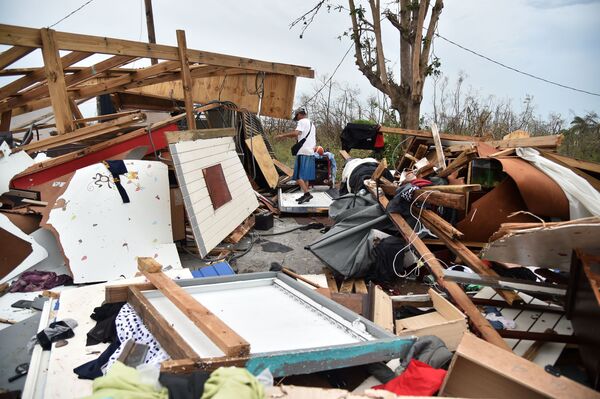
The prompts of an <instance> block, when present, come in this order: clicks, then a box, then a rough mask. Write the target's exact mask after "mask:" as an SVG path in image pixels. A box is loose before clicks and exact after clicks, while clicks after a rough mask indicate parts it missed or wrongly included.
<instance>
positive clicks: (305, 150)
mask: <svg viewBox="0 0 600 399" xmlns="http://www.w3.org/2000/svg"><path fill="white" fill-rule="evenodd" d="M296 130H298V131H300V132H302V133H301V134H299V135H298V139H297V140H298V141H300V140H302V139H303V138H305V137H306V141H305V142H304V145H303V146H302V148H300V150H299V151H298V155H313V154H314V153H315V147H316V145H317V128H316V127H315V124H314V123H312V122H311V121H310V119H308V118H303V119H300V120H299V121H298V124H297V125H296ZM309 132H310V133H309Z"/></svg>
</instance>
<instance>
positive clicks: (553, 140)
mask: <svg viewBox="0 0 600 399" xmlns="http://www.w3.org/2000/svg"><path fill="white" fill-rule="evenodd" d="M562 140H563V135H562V134H556V135H554V136H536V137H525V138H520V139H510V140H495V141H485V144H489V145H491V146H492V147H496V148H517V147H539V148H548V149H555V148H556V147H558V146H560V144H561V143H562Z"/></svg>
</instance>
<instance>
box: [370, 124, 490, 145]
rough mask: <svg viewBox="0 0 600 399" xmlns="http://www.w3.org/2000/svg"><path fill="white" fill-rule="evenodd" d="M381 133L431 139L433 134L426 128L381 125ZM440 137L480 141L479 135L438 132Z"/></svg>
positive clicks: (453, 139)
mask: <svg viewBox="0 0 600 399" xmlns="http://www.w3.org/2000/svg"><path fill="white" fill-rule="evenodd" d="M380 131H381V132H382V133H387V134H400V135H404V136H414V137H423V138H426V139H433V134H432V133H431V132H430V131H428V130H411V129H402V128H397V127H387V126H382V127H381V130H380ZM440 139H442V140H449V141H469V142H478V141H481V139H480V138H479V137H473V136H463V135H458V134H448V133H440Z"/></svg>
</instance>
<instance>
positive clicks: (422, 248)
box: [373, 194, 511, 352]
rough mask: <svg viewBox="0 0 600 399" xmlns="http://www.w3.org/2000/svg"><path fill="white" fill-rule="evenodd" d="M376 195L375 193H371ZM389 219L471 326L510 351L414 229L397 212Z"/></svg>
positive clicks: (491, 341)
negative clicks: (445, 274)
mask: <svg viewBox="0 0 600 399" xmlns="http://www.w3.org/2000/svg"><path fill="white" fill-rule="evenodd" d="M373 195H374V196H375V197H377V195H376V194H373ZM377 198H378V200H379V203H380V204H381V206H383V208H387V205H388V203H389V201H388V199H387V198H385V197H384V196H380V197H377ZM389 216H390V219H392V222H393V223H394V225H395V226H396V227H397V228H398V230H399V231H400V234H402V236H403V237H404V239H405V240H406V242H409V243H411V246H412V247H413V248H414V249H415V250H416V251H417V252H418V253H419V255H421V257H422V258H423V261H424V262H425V263H426V264H427V265H428V267H429V269H430V270H431V273H432V274H433V275H434V276H435V278H436V281H437V282H438V284H439V285H440V286H441V287H442V288H444V289H445V290H446V291H447V292H448V294H449V295H450V296H451V297H452V299H454V301H455V302H456V304H457V305H458V306H459V307H460V308H461V309H462V310H463V312H464V313H465V314H466V315H467V316H468V317H469V319H470V322H471V324H472V325H473V327H474V328H475V329H476V330H477V331H478V332H479V333H480V334H481V336H482V337H483V338H484V339H485V340H486V341H488V342H490V343H492V344H494V345H496V346H498V347H499V348H502V349H504V350H507V351H509V352H510V351H511V349H510V348H509V347H508V345H507V344H506V342H504V340H503V339H502V337H500V335H499V334H498V332H497V331H496V330H494V328H493V327H492V325H491V324H490V323H489V321H488V320H487V319H486V318H485V317H483V315H482V314H481V313H480V312H479V309H477V307H476V306H475V305H473V302H471V300H470V299H469V297H468V296H467V294H465V292H464V291H463V290H462V288H460V287H459V286H458V285H457V284H456V283H453V282H451V281H445V280H444V267H443V266H442V265H441V264H440V262H438V260H437V258H436V256H435V255H434V254H432V253H431V251H429V248H427V245H425V244H424V243H423V241H421V239H420V238H419V237H418V236H417V235H416V234H415V232H414V230H413V229H412V227H410V225H409V224H408V223H407V222H406V220H404V218H403V217H402V216H401V215H400V214H399V213H393V212H392V213H390V214H389Z"/></svg>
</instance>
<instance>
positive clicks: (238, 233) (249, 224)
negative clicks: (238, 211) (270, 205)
mask: <svg viewBox="0 0 600 399" xmlns="http://www.w3.org/2000/svg"><path fill="white" fill-rule="evenodd" d="M255 223H256V218H255V217H254V215H252V216H250V217H248V218H247V219H246V220H245V221H244V223H242V224H241V225H239V226H238V227H236V229H235V230H233V232H232V233H231V234H230V235H229V236H228V237H227V238H225V240H224V241H225V242H228V243H231V244H237V243H238V242H240V240H241V239H242V238H244V236H245V235H246V234H248V232H249V231H250V230H252V228H253V227H254V224H255Z"/></svg>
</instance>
